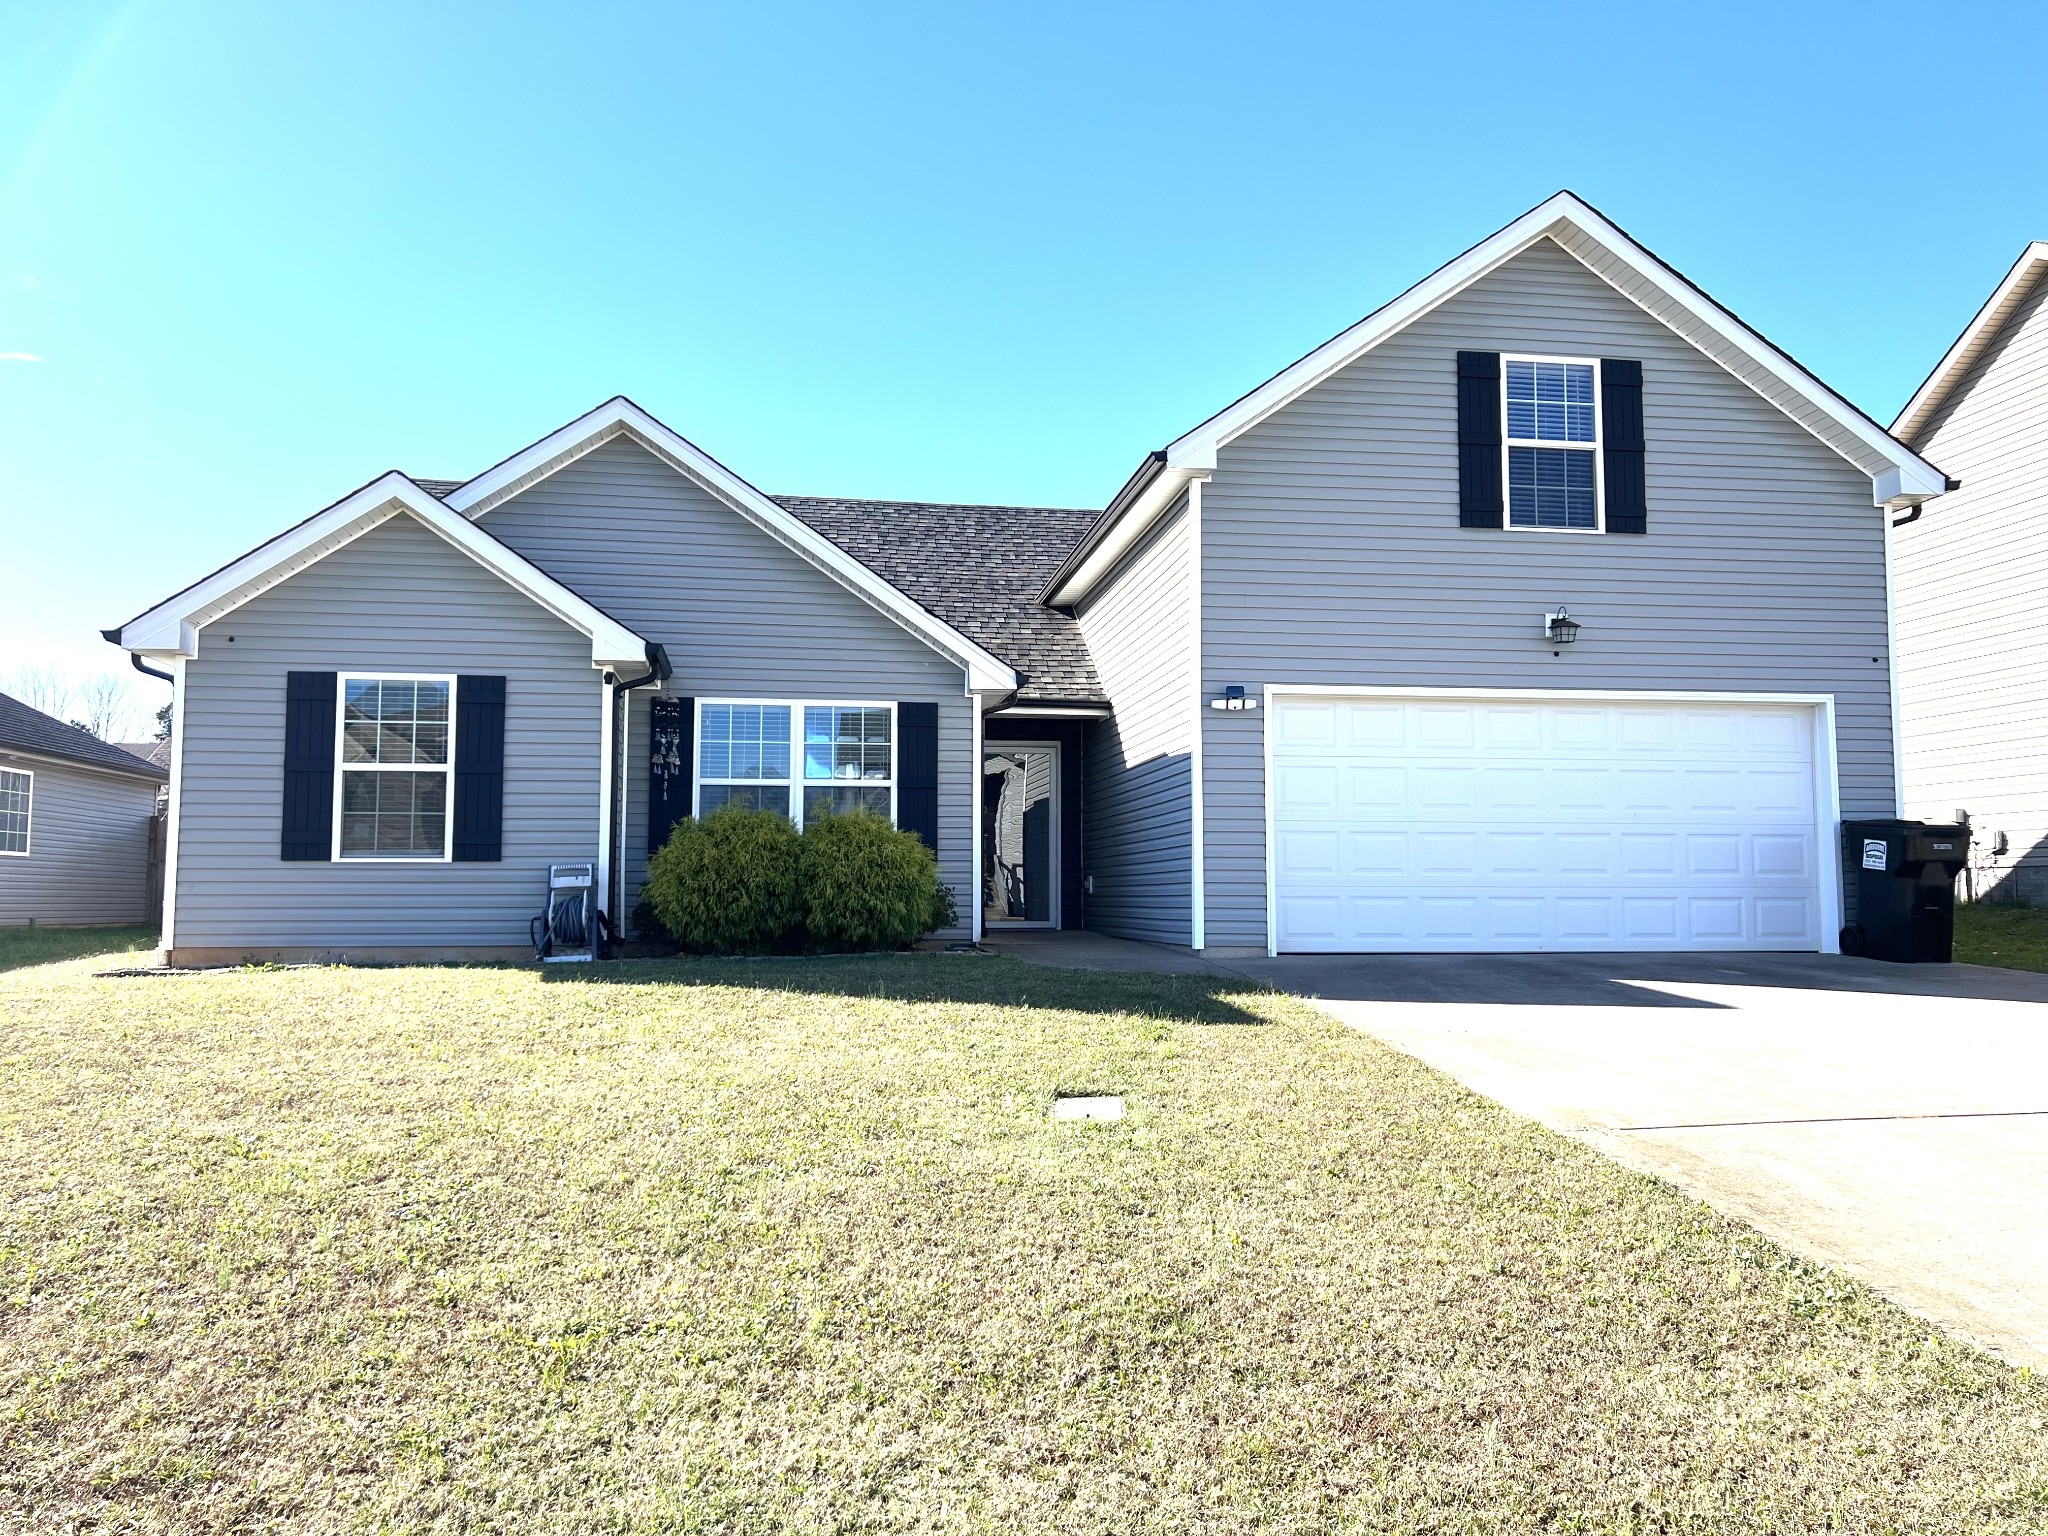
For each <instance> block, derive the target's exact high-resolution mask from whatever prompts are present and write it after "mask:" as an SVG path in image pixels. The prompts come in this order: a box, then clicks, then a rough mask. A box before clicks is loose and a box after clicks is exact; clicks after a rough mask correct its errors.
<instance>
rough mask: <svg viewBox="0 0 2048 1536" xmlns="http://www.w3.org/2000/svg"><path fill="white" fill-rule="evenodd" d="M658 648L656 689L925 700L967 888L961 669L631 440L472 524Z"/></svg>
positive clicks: (634, 867) (631, 861) (640, 792)
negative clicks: (665, 660)
mask: <svg viewBox="0 0 2048 1536" xmlns="http://www.w3.org/2000/svg"><path fill="white" fill-rule="evenodd" d="M479 521H480V525H481V526H482V527H484V528H485V529H487V530H489V531H490V532H491V533H493V534H495V535H496V536H497V537H498V538H500V539H502V540H504V541H505V542H506V543H507V544H509V545H511V546H512V547H513V548H514V549H516V550H518V551H519V553H520V554H522V555H524V556H526V558H527V559H529V560H531V561H532V562H533V563H534V564H535V565H538V566H539V567H540V568H541V569H542V570H544V571H546V572H547V573H548V574H549V575H550V576H553V577H554V578H555V579H556V580H558V581H560V582H562V583H563V584H564V585H566V586H568V587H569V588H570V589H572V590H573V591H575V592H576V593H578V594H579V595H581V596H582V597H584V598H587V599H588V600H589V601H591V602H593V603H595V604H596V605H597V606H598V607H600V608H602V609H604V610H605V612H607V613H609V614H610V615H611V616H612V617H613V618H615V619H617V620H619V621H620V622H621V623H622V624H625V625H627V626H629V627H630V628H632V629H633V630H635V631H636V632H638V633H639V634H641V635H644V636H645V637H646V638H647V639H649V640H651V641H655V642H657V643H658V644H660V645H662V646H664V647H665V648H666V649H667V651H668V657H669V663H670V665H671V666H672V667H673V668H674V669H675V675H674V676H673V677H671V678H670V679H669V680H668V682H667V683H666V684H665V685H663V687H662V689H661V691H662V692H665V693H667V694H670V695H672V696H676V697H681V698H693V699H719V698H725V699H732V698H740V699H787V700H811V701H815V702H821V703H822V702H831V701H835V700H836V701H858V702H875V703H903V702H906V701H929V702H932V703H935V704H937V705H938V712H939V878H940V879H941V880H942V881H943V882H944V883H946V884H947V885H950V886H952V887H953V890H954V892H955V896H956V903H957V905H958V907H959V910H960V914H961V919H962V927H961V928H960V929H959V930H955V932H964V931H965V923H966V920H967V916H968V913H969V912H970V910H971V908H970V905H969V903H970V901H971V899H972V895H973V885H972V881H973V825H972V806H973V766H974V713H973V701H972V699H970V698H969V697H968V695H967V693H966V686H967V680H966V676H965V673H964V672H963V670H962V668H961V667H960V665H959V664H958V663H956V662H954V661H952V660H950V659H949V658H947V657H945V656H943V655H941V654H940V653H939V652H937V651H935V650H934V649H933V648H932V647H931V646H930V645H929V644H927V643H926V642H925V641H924V640H923V639H921V638H920V637H918V636H916V635H913V634H911V633H910V632H909V631H908V630H906V629H904V628H903V627H902V625H900V624H898V623H897V622H896V621H895V620H894V619H892V618H890V617H888V616H887V615H886V614H884V613H882V612H881V611H880V610H878V609H876V608H875V607H874V606H873V605H871V604H870V603H868V602H867V601H866V600H865V599H864V598H861V597H859V596H856V595H855V594H854V593H852V592H850V591H848V590H847V588H846V587H845V586H843V585H842V584H841V583H840V582H839V581H837V580H836V579H835V578H833V577H832V576H829V575H827V574H826V573H825V572H824V571H821V570H819V569H818V568H817V567H816V566H814V565H812V564H811V563H810V561H808V560H806V559H805V558H804V557H803V556H801V555H799V554H797V553H796V552H795V551H794V550H792V549H790V548H789V547H787V546H786V545H784V544H783V543H781V542H780V541H779V540H777V539H776V538H774V537H773V536H772V535H770V534H768V533H766V532H764V531H763V530H762V529H760V528H758V527H756V526H754V525H753V524H752V523H751V522H749V521H748V520H747V519H746V518H745V517H744V516H742V515H741V514H740V513H739V512H737V511H735V510H734V509H733V508H731V507H730V506H728V505H726V504H725V503H724V502H723V501H721V500H719V499H718V498H717V497H715V496H713V495H712V494H711V493H710V492H709V491H707V490H705V489H704V488H703V487H702V486H700V485H699V484H697V482H696V481H694V480H692V479H690V478H689V477H687V476H685V475H683V474H682V473H681V472H680V471H678V470H676V469H674V468H672V467H671V466H670V465H668V464H667V463H665V462H663V461H662V460H661V459H658V458H656V457H655V456H654V455H653V454H652V453H649V452H648V451H647V450H646V449H645V448H643V447H642V446H641V445H640V444H639V443H637V442H635V441H633V440H632V439H631V438H627V437H617V438H614V439H612V440H611V441H610V442H608V443H605V444H603V445H602V446H600V447H598V448H594V449H592V450H591V451H590V452H589V453H587V454H585V455H584V456H583V457H582V458H580V459H577V460H576V461H574V462H573V463H571V464H568V465H566V466H565V467H563V468H562V469H559V470H557V471H556V472H555V473H554V474H552V475H550V476H548V478H546V479H545V480H542V481H540V482H538V483H537V484H535V485H533V486H531V487H530V488H528V489H527V490H524V491H522V492H520V493H519V494H518V495H516V496H514V497H511V498H510V499H508V500H506V501H505V502H503V503H501V504H500V505H498V506H496V507H493V508H492V509H491V510H490V511H489V512H487V513H485V514H484V515H483V517H482V518H481V519H480V520H479ZM654 691H655V690H654V689H653V688H652V687H649V688H644V689H636V690H634V691H633V692H631V693H629V694H628V695H627V696H626V697H627V700H628V707H629V711H630V713H629V717H628V720H627V742H626V763H627V772H626V785H627V789H626V805H625V862H624V864H623V865H622V869H623V872H624V889H625V907H626V911H627V913H628V914H630V913H631V911H632V909H633V906H634V902H635V900H636V898H637V894H638V891H639V888H640V886H641V884H642V883H643V882H644V881H645V879H646V877H647V729H648V709H649V700H650V695H651V694H652V693H653V692H654Z"/></svg>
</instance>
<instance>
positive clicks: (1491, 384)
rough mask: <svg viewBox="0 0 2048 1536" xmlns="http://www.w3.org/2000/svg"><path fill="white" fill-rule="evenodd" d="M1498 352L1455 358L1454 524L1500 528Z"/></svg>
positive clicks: (1463, 355)
mask: <svg viewBox="0 0 2048 1536" xmlns="http://www.w3.org/2000/svg"><path fill="white" fill-rule="evenodd" d="M1501 513H1502V505H1501V496H1500V354H1499V353H1498V352H1460V353H1459V354H1458V526H1459V527H1460V528H1498V527H1500V526H1502V517H1501Z"/></svg>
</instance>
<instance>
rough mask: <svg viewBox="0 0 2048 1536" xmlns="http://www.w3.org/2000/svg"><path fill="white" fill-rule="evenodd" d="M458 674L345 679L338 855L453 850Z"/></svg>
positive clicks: (415, 855)
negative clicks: (453, 723)
mask: <svg viewBox="0 0 2048 1536" xmlns="http://www.w3.org/2000/svg"><path fill="white" fill-rule="evenodd" d="M454 694H455V679H454V678H452V677H352V676H349V675H348V674H346V673H344V674H343V675H342V678H341V731H340V753H341V763H340V771H339V772H338V773H336V774H335V780H336V784H335V792H336V795H337V797H338V798H339V801H340V806H339V814H338V815H337V816H336V817H335V839H336V842H335V856H336V857H337V858H343V859H446V858H447V857H448V824H449V816H448V802H449V799H450V793H449V789H450V786H449V782H448V780H449V774H450V762H449V759H450V757H451V756H452V754H451V752H450V750H449V748H450V745H451V743H450V741H449V704H450V701H451V700H452V699H453V697H454Z"/></svg>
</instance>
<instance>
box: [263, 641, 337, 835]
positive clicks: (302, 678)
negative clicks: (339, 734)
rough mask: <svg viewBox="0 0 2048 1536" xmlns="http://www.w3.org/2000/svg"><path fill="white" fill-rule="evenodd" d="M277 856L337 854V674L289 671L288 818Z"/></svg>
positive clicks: (286, 718) (286, 694)
mask: <svg viewBox="0 0 2048 1536" xmlns="http://www.w3.org/2000/svg"><path fill="white" fill-rule="evenodd" d="M277 856H278V857H279V858H280V859H288V860H291V861H294V862H297V863H322V864H324V863H326V862H327V861H328V860H329V859H331V858H333V857H334V674H333V673H332V672H287V673H285V675H284V818H283V821H282V824H281V825H280V827H279V830H278V839H277Z"/></svg>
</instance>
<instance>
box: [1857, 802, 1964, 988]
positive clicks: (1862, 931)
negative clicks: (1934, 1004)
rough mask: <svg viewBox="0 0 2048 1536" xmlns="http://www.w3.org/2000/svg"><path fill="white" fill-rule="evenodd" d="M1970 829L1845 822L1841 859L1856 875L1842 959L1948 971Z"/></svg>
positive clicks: (1909, 823)
mask: <svg viewBox="0 0 2048 1536" xmlns="http://www.w3.org/2000/svg"><path fill="white" fill-rule="evenodd" d="M1969 851H1970V829H1969V828H1968V827H1959V826H1947V825H1941V824H1938V823H1933V822H1925V821H1889V820H1885V821H1845V822H1843V823H1842V856H1843V859H1844V860H1845V862H1846V863H1847V865H1848V867H1849V868H1850V869H1852V870H1854V871H1855V872H1856V921H1855V922H1853V923H1851V924H1850V925H1849V926H1848V927H1847V928H1844V929H1843V930H1842V952H1843V953H1844V954H1851V955H1868V956H1870V958H1871V959H1873V960H1899V961H1904V962H1906V963H1908V964H1913V963H1925V962H1933V963H1936V964H1941V965H1946V964H1947V963H1948V962H1949V961H1950V960H1952V959H1954V958H1955V940H1956V876H1957V874H1959V873H1960V872H1961V870H1962V867H1963V863H1964V860H1965V859H1966V858H1967V856H1968V854H1969Z"/></svg>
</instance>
